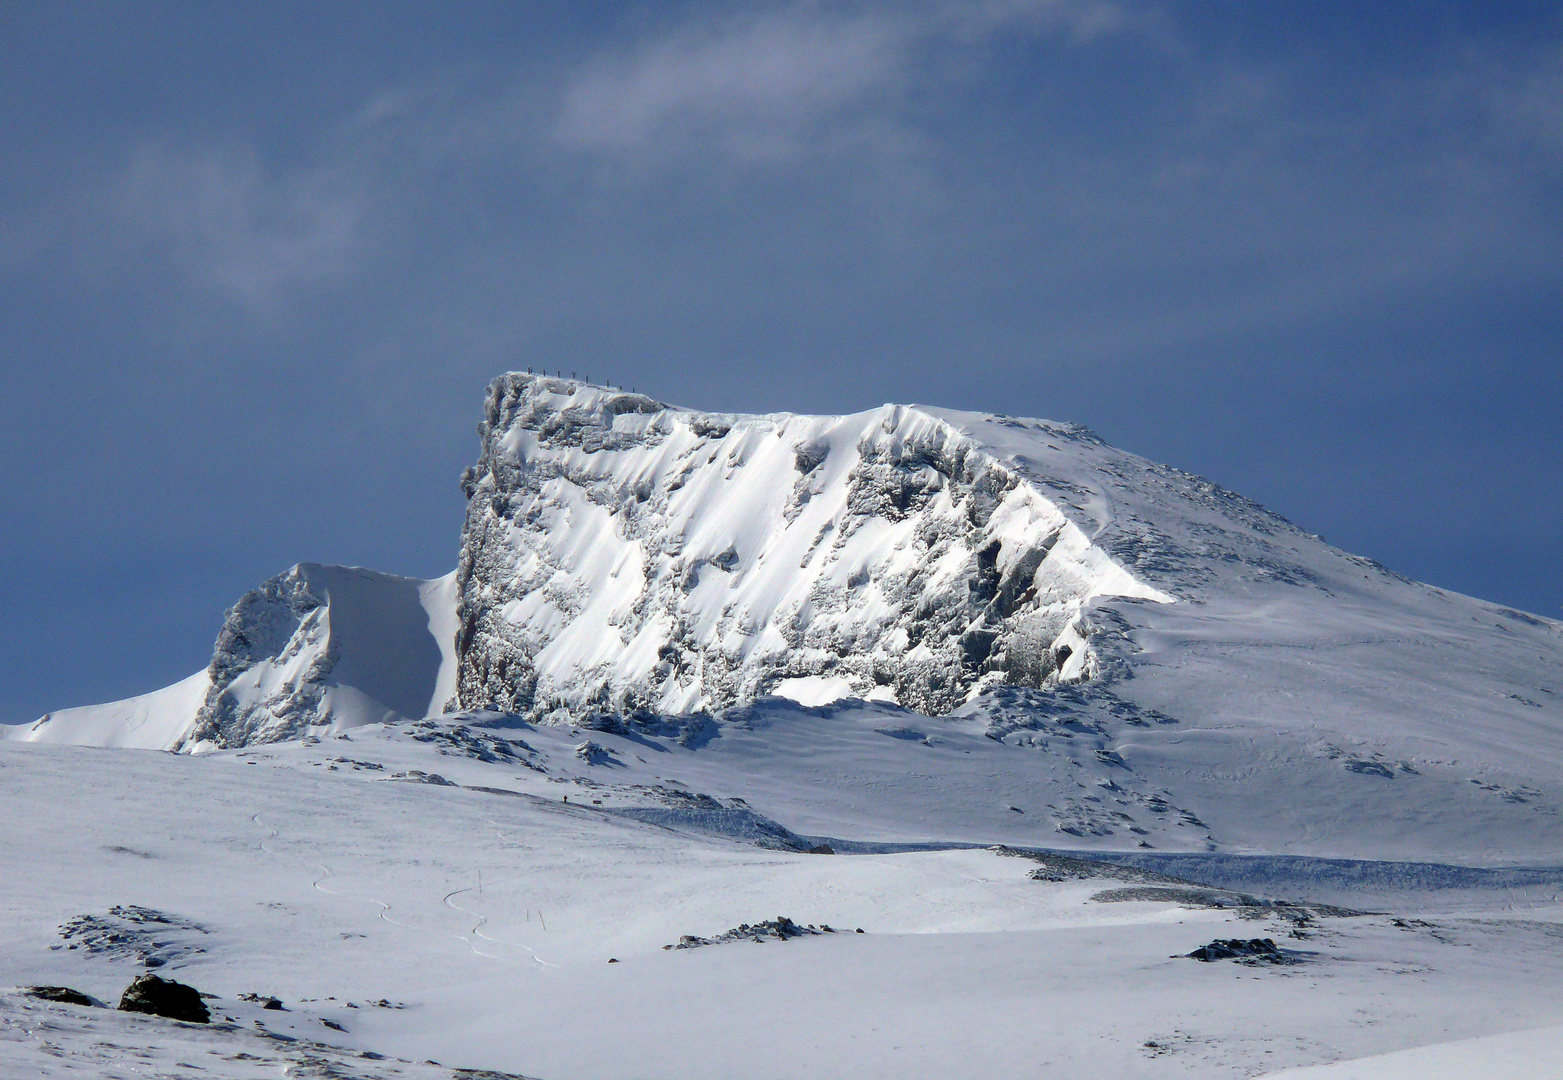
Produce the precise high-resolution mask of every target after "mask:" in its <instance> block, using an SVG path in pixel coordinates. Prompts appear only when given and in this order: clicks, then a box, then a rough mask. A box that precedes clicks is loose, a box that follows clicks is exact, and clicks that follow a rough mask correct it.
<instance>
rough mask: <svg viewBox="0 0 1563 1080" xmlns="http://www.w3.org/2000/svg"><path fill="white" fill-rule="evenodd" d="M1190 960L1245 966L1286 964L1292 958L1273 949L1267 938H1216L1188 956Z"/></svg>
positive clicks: (1272, 944) (1273, 944) (1290, 961)
mask: <svg viewBox="0 0 1563 1080" xmlns="http://www.w3.org/2000/svg"><path fill="white" fill-rule="evenodd" d="M1188 957H1189V959H1191V960H1202V961H1204V962H1205V963H1207V964H1208V963H1210V962H1211V961H1213V960H1238V961H1241V962H1243V963H1247V964H1288V963H1292V962H1293V961H1292V958H1291V957H1289V956H1287V955H1286V954H1285V953H1283V952H1282V951H1281V950H1280V949H1278V948H1276V947H1275V942H1274V941H1271V940H1270V939H1269V938H1249V939H1248V940H1246V941H1245V940H1243V939H1242V938H1217V939H1216V940H1215V941H1212V942H1211V943H1210V944H1209V945H1201V946H1200V947H1199V948H1197V949H1195V950H1194V951H1193V952H1191V953H1189V954H1188Z"/></svg>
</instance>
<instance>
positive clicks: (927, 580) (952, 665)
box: [453, 374, 1171, 720]
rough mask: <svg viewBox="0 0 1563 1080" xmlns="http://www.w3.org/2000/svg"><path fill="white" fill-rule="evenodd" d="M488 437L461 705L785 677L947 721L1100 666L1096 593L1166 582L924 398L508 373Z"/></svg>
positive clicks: (1149, 594)
mask: <svg viewBox="0 0 1563 1080" xmlns="http://www.w3.org/2000/svg"><path fill="white" fill-rule="evenodd" d="M480 435H481V438H482V454H481V457H480V459H479V461H478V464H477V466H476V467H475V468H474V469H472V470H469V471H468V473H467V475H466V476H465V477H464V480H463V487H464V490H465V491H466V493H467V496H468V499H469V503H468V508H467V517H466V524H465V529H464V532H463V538H462V549H461V561H460V564H459V567H458V570H457V587H458V589H459V593H460V600H459V608H458V622H459V629H458V632H457V639H456V652H457V658H458V665H459V666H458V684H457V685H458V695H457V699H456V701H455V702H454V703H453V705H459V706H460V707H462V708H494V709H500V710H503V711H506V712H512V713H518V714H522V715H526V716H528V717H530V718H532V719H535V720H546V719H549V718H555V719H565V718H579V717H581V716H582V715H584V714H587V713H590V712H592V711H603V712H611V713H617V714H631V713H634V712H636V711H637V710H649V711H652V712H657V713H664V714H666V713H689V712H695V711H703V710H711V711H714V710H719V709H724V708H728V707H731V706H735V705H741V704H745V703H747V702H749V701H752V700H754V699H755V698H756V697H757V696H760V695H763V694H767V693H773V692H782V693H786V694H788V696H793V697H797V698H799V699H800V700H804V701H807V700H808V699H809V697H810V696H817V697H819V698H820V699H821V700H826V699H829V698H832V697H840V696H842V695H843V694H844V693H850V694H853V695H856V696H862V697H868V698H881V699H888V700H894V701H896V702H899V703H900V704H902V705H905V706H907V707H910V708H913V709H916V710H918V711H920V712H924V713H930V714H937V713H942V712H947V711H949V710H950V709H952V708H955V707H956V706H958V705H960V704H961V703H962V702H964V701H965V700H967V699H968V698H969V697H970V696H972V695H973V694H974V693H976V692H979V691H981V690H982V689H984V688H986V687H990V686H994V685H998V684H1004V683H1009V684H1018V685H1024V686H1033V687H1036V686H1044V685H1051V684H1055V683H1058V682H1072V681H1079V680H1084V679H1089V678H1090V677H1091V676H1092V675H1093V674H1094V673H1095V671H1096V667H1097V662H1096V657H1095V654H1094V652H1093V649H1092V645H1091V641H1090V623H1089V619H1088V618H1087V615H1086V607H1087V605H1088V603H1089V602H1090V601H1091V600H1092V599H1093V598H1096V597H1100V596H1119V597H1139V598H1143V599H1149V600H1158V601H1169V600H1170V599H1171V597H1169V596H1167V595H1166V594H1164V593H1162V592H1160V591H1159V590H1157V589H1154V588H1152V587H1150V586H1148V585H1146V584H1144V583H1142V582H1140V581H1138V580H1136V579H1135V578H1134V577H1133V576H1132V575H1130V574H1129V573H1128V572H1126V571H1125V570H1124V569H1123V568H1122V567H1121V566H1119V565H1118V564H1117V563H1115V562H1114V561H1113V560H1112V559H1111V558H1110V557H1109V556H1108V555H1107V554H1106V553H1105V552H1103V551H1102V550H1100V549H1099V548H1097V547H1095V546H1094V545H1093V544H1092V543H1091V541H1090V539H1089V538H1088V537H1087V536H1086V535H1085V533H1083V532H1082V531H1081V529H1080V528H1079V526H1078V525H1077V524H1076V523H1075V522H1074V521H1072V520H1070V518H1068V517H1066V516H1065V514H1064V513H1063V512H1062V511H1061V510H1060V509H1059V507H1058V506H1057V505H1056V504H1055V503H1054V502H1053V501H1051V500H1050V499H1048V498H1047V497H1045V496H1044V495H1043V494H1042V492H1041V491H1040V490H1039V488H1038V487H1037V486H1036V485H1034V484H1033V483H1031V482H1029V481H1028V480H1027V479H1026V478H1025V477H1023V476H1022V475H1020V474H1019V473H1018V472H1017V471H1015V470H1014V469H1013V468H1010V467H1008V466H1006V464H1005V463H1004V462H1002V461H1000V460H999V459H998V458H996V457H995V456H993V455H992V454H990V453H988V452H986V451H985V450H984V449H983V448H982V447H981V446H980V445H979V444H977V443H976V442H974V441H973V440H972V439H970V438H968V437H967V436H965V435H964V434H963V433H962V432H960V431H959V430H958V429H957V428H955V427H954V426H952V425H951V424H949V423H947V422H946V421H944V420H942V419H940V418H938V417H936V416H934V415H933V414H931V413H929V412H926V411H923V410H920V409H916V408H912V407H907V406H900V405H887V406H884V407H882V408H878V409H874V410H871V411H869V412H864V413H857V414H854V415H850V416H826V417H816V416H793V415H787V414H777V415H771V416H733V415H721V414H710V413H697V412H690V411H686V410H682V409H676V408H672V407H669V406H666V405H663V404H661V403H660V402H656V401H653V400H652V399H650V398H647V397H644V396H641V395H636V394H625V393H619V392H615V391H612V390H607V389H603V388H599V387H591V386H585V385H583V384H580V383H576V382H572V381H566V380H559V379H550V378H546V377H543V376H534V375H525V374H510V375H506V376H503V377H501V378H500V379H498V380H496V381H495V382H494V383H493V384H492V386H490V388H489V394H488V400H487V404H486V409H485V415H484V420H483V423H482V425H481V427H480Z"/></svg>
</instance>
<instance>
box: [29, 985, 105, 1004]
mask: <svg viewBox="0 0 1563 1080" xmlns="http://www.w3.org/2000/svg"><path fill="white" fill-rule="evenodd" d="M22 993H24V994H26V995H27V996H28V997H35V998H39V999H41V1000H43V1001H58V1002H60V1003H61V1004H62V1005H91V1004H92V1003H93V1002H92V999H91V998H90V997H88V996H87V995H86V994H83V993H82V992H81V991H80V990H72V989H71V988H70V987H68V986H24V987H23V988H22Z"/></svg>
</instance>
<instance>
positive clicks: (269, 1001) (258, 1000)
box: [239, 994, 282, 1011]
mask: <svg viewBox="0 0 1563 1080" xmlns="http://www.w3.org/2000/svg"><path fill="white" fill-rule="evenodd" d="M239 1000H240V1001H253V1002H254V1003H255V1004H257V1005H259V1006H260V1007H261V1008H263V1009H272V1010H275V1011H282V1002H281V1001H279V1000H278V999H277V998H274V997H272V996H271V995H270V994H240V995H239Z"/></svg>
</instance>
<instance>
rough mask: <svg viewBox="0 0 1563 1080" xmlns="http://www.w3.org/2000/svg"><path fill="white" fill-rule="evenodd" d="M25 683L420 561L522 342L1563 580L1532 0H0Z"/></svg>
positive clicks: (28, 695)
mask: <svg viewBox="0 0 1563 1080" xmlns="http://www.w3.org/2000/svg"><path fill="white" fill-rule="evenodd" d="M0 100H3V101H4V102H5V107H4V108H3V109H0V325H3V326H4V328H5V333H4V334H3V335H0V368H3V372H4V375H5V384H6V391H7V392H6V393H5V394H4V395H3V397H0V495H3V497H4V502H3V506H4V515H5V517H4V520H5V523H6V527H5V529H4V530H3V534H0V601H3V603H4V605H5V610H6V612H7V614H8V616H9V618H7V619H6V620H5V623H4V626H3V627H0V657H3V660H0V670H3V672H4V678H3V679H0V719H3V720H19V719H24V718H27V717H30V716H33V715H36V714H38V713H40V712H42V711H43V710H45V709H47V708H51V707H59V706H65V705H73V704H84V703H87V702H89V701H94V700H103V699H106V698H111V697H118V696H123V695H126V694H130V693H135V692H140V691H144V690H148V689H151V688H153V687H155V686H159V685H162V684H165V683H167V682H170V681H172V680H173V679H175V678H178V677H181V676H183V675H185V674H188V673H189V672H191V671H194V670H196V669H197V668H199V667H201V666H202V665H204V663H205V662H206V660H207V659H208V657H209V653H210V648H211V642H212V639H213V637H214V636H215V633H216V630H217V627H218V625H219V623H220V620H221V615H222V612H223V609H224V608H225V607H226V606H227V605H228V604H230V603H231V602H232V601H233V600H234V599H236V598H237V597H238V596H239V595H240V594H241V593H242V592H243V591H245V590H246V589H247V588H249V587H251V586H253V585H254V584H256V583H258V582H259V581H260V580H262V579H264V578H266V577H268V576H270V575H271V574H273V573H275V572H277V571H279V570H281V569H283V568H285V567H286V566H288V565H290V564H291V563H293V562H295V561H298V560H301V559H308V560H315V561H327V562H345V563H356V564H361V565H368V566H373V567H376V568H379V569H384V570H390V571H396V572H402V573H409V574H417V575H428V576H433V575H437V574H440V573H443V572H444V571H446V570H448V569H450V567H452V566H453V565H454V563H455V554H456V546H457V542H458V538H459V528H460V516H461V509H462V501H461V496H460V493H459V491H458V489H457V479H458V477H459V475H460V472H461V470H462V468H463V467H464V466H465V465H466V464H467V463H468V462H469V461H470V459H471V458H472V456H473V455H474V453H475V449H476V440H475V438H474V435H473V425H474V424H475V423H476V420H477V418H478V412H479V405H480V400H481V394H482V390H483V387H484V385H485V384H486V383H487V381H488V379H489V378H490V377H491V376H492V375H493V374H495V373H497V372H499V371H502V370H506V369H510V368H518V367H526V366H529V365H530V366H534V367H547V368H559V369H563V370H565V371H577V372H580V373H582V374H587V373H589V374H590V375H592V376H593V377H594V378H596V379H599V380H605V379H611V380H612V381H614V382H617V383H622V384H626V385H635V386H636V387H638V388H639V389H641V390H643V391H647V392H650V393H653V394H655V395H657V396H659V397H661V398H663V399H664V400H668V401H673V402H677V403H681V404H689V405H693V406H699V407H706V408H712V409H727V410H737V411H770V410H783V409H785V410H791V411H800V412H823V411H829V412H844V411H850V410H855V409H860V408H866V407H869V406H872V405H875V404H878V403H881V402H884V401H890V400H895V401H918V402H928V403H933V404H940V405H948V406H952V407H963V408H972V409H986V410H992V411H1001V412H1007V413H1012V414H1019V415H1034V416H1043V417H1049V418H1053V419H1060V420H1072V421H1076V422H1080V423H1084V424H1086V425H1088V426H1090V427H1092V428H1095V429H1096V430H1098V431H1099V432H1101V433H1102V434H1103V435H1104V436H1105V437H1106V438H1108V439H1109V440H1110V441H1112V442H1114V443H1116V444H1118V445H1120V446H1123V447H1125V448H1127V449H1130V450H1133V451H1136V452H1138V453H1141V454H1144V455H1146V456H1148V457H1151V458H1155V459H1158V460H1161V461H1165V462H1168V463H1170V464H1173V465H1176V466H1178V467H1180V468H1183V469H1187V470H1189V471H1193V472H1198V473H1202V474H1204V475H1206V476H1209V477H1210V478H1212V479H1214V480H1216V481H1217V482H1219V483H1221V484H1223V485H1225V486H1227V487H1229V488H1232V489H1234V490H1237V491H1240V492H1242V493H1243V494H1246V495H1249V496H1250V497H1253V498H1256V499H1258V500H1259V501H1261V502H1263V503H1265V504H1266V505H1268V506H1270V507H1271V508H1273V509H1275V510H1278V511H1279V512H1281V513H1283V514H1285V515H1287V516H1288V517H1291V518H1292V519H1293V520H1295V521H1297V522H1298V523H1299V524H1301V525H1303V526H1305V527H1306V528H1309V529H1310V530H1313V531H1316V532H1320V533H1322V534H1324V535H1325V536H1326V538H1328V539H1329V540H1330V541H1331V542H1333V543H1336V544H1338V545H1340V546H1342V547H1345V548H1347V549H1349V550H1352V551H1355V552H1360V553H1362V554H1366V555H1370V556H1372V557H1374V558H1377V559H1379V560H1380V561H1382V562H1384V563H1386V564H1387V565H1389V566H1390V567H1392V568H1394V569H1396V570H1398V571H1400V572H1402V573H1405V574H1408V575H1410V576H1413V577H1417V578H1420V579H1423V580H1426V581H1430V582H1433V583H1435V584H1438V585H1442V586H1445V587H1448V588H1453V589H1457V590H1460V591H1463V592H1469V593H1472V594H1475V595H1478V596H1482V597H1486V598H1489V599H1493V600H1497V601H1500V602H1503V603H1506V604H1509V605H1513V606H1517V607H1521V608H1525V609H1528V610H1531V611H1536V612H1540V613H1542V614H1546V615H1550V616H1553V617H1563V510H1560V506H1563V468H1560V467H1559V457H1560V455H1559V451H1558V447H1559V441H1560V436H1563V371H1560V367H1563V366H1560V364H1559V348H1560V343H1563V302H1560V297H1563V255H1560V253H1563V15H1560V14H1559V8H1558V6H1557V5H1556V4H1540V3H1538V4H1526V3H1503V4H1467V3H1439V2H1436V0H1433V2H1428V3H1422V4H1417V5H1408V4H1403V3H1377V2H1371V0H1368V2H1356V3H1351V4H1345V3H1320V2H1310V3H1303V2H1297V3H1279V2H1273V3H1266V2H1256V0H1247V2H1241V3H1238V2H1233V3H1223V2H1214V0H1206V2H1201V3H1176V2H1161V3H1158V2H1146V3H1137V2H1130V0H1122V2H1113V0H927V2H921V0H902V2H899V3H873V2H868V3H861V4H851V5H849V4H833V3H808V2H790V3H789V2H781V3H733V4H726V5H710V4H700V3H668V2H664V3H657V4H617V3H577V4H571V5H558V4H523V3H509V2H507V3H497V4H482V3H465V4H460V5H432V4H391V3H387V4H376V5H373V6H365V5H360V4H351V5H331V4H325V5H321V4H308V5H304V4H287V3H276V4H269V5H216V4H196V3H190V4H166V3H165V4H158V3H138V4H134V5H101V4H88V3H83V4H76V5H60V4H52V3H38V4H29V3H20V2H18V3H10V4H6V5H4V7H3V8H0Z"/></svg>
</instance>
